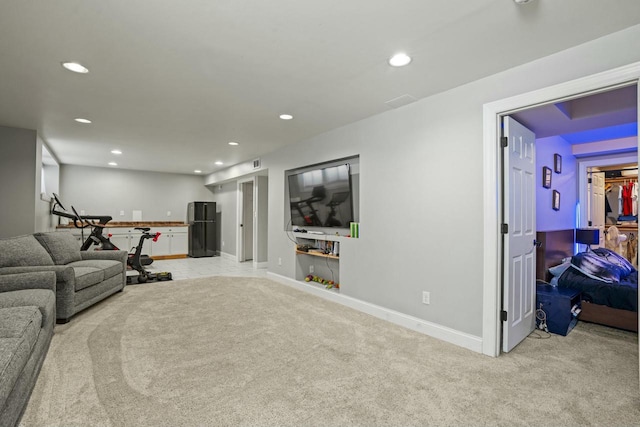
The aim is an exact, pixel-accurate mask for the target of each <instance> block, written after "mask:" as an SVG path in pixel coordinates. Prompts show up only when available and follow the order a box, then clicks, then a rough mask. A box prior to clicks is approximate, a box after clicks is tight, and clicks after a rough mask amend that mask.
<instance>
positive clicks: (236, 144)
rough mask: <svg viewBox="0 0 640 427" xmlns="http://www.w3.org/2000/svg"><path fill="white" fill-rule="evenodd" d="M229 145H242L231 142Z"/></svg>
mask: <svg viewBox="0 0 640 427" xmlns="http://www.w3.org/2000/svg"><path fill="white" fill-rule="evenodd" d="M229 145H240V144H238V143H237V142H233V141H231V142H229Z"/></svg>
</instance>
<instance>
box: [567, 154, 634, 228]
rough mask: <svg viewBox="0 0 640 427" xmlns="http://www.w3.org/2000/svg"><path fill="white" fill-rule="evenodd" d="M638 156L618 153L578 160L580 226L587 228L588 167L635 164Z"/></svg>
mask: <svg viewBox="0 0 640 427" xmlns="http://www.w3.org/2000/svg"><path fill="white" fill-rule="evenodd" d="M637 162H638V155H636V154H634V153H618V154H615V155H608V156H595V157H589V158H586V159H578V167H577V168H576V170H577V175H578V176H577V178H578V201H580V226H581V227H587V226H588V223H587V221H588V219H587V217H588V212H587V204H586V203H584V201H585V200H587V198H588V197H589V193H588V192H587V179H588V176H587V175H588V173H587V169H588V168H590V167H600V166H615V165H619V164H622V163H637Z"/></svg>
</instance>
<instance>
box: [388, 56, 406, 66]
mask: <svg viewBox="0 0 640 427" xmlns="http://www.w3.org/2000/svg"><path fill="white" fill-rule="evenodd" d="M410 62H411V57H410V56H409V55H407V54H406V53H396V54H395V55H393V56H392V57H391V58H389V65H391V66H392V67H404V66H405V65H407V64H409V63H410Z"/></svg>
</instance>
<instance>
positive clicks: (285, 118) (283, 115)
mask: <svg viewBox="0 0 640 427" xmlns="http://www.w3.org/2000/svg"><path fill="white" fill-rule="evenodd" d="M280 118H281V119H282V120H291V119H293V116H292V115H291V114H280Z"/></svg>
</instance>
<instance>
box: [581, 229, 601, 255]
mask: <svg viewBox="0 0 640 427" xmlns="http://www.w3.org/2000/svg"><path fill="white" fill-rule="evenodd" d="M576 243H580V244H581V245H587V250H591V245H597V244H600V229H598V228H577V229H576Z"/></svg>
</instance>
